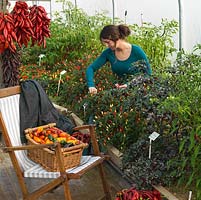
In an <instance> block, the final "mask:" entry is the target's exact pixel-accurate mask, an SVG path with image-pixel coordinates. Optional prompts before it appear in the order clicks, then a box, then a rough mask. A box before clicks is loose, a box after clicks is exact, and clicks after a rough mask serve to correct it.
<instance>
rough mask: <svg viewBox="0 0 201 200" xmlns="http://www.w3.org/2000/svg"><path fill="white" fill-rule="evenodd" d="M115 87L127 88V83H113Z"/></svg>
mask: <svg viewBox="0 0 201 200" xmlns="http://www.w3.org/2000/svg"><path fill="white" fill-rule="evenodd" d="M115 86H116V88H118V89H120V88H127V84H123V85H119V84H118V83H116V84H115Z"/></svg>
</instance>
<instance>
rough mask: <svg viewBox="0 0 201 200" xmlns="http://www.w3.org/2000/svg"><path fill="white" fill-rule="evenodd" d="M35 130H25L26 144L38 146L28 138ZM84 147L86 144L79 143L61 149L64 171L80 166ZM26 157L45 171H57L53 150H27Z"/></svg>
mask: <svg viewBox="0 0 201 200" xmlns="http://www.w3.org/2000/svg"><path fill="white" fill-rule="evenodd" d="M40 127H43V129H45V128H49V127H51V125H50V126H49V125H45V126H40ZM36 129H37V127H35V128H33V129H32V128H29V129H26V130H25V133H26V138H27V144H29V145H38V143H37V142H36V141H34V140H33V139H32V138H31V137H30V136H29V133H31V132H32V131H34V130H36ZM86 147H87V144H85V143H82V142H80V144H79V145H75V146H73V147H68V148H62V149H61V150H62V155H63V162H64V167H65V169H69V168H73V167H76V166H78V165H79V164H80V160H81V156H82V152H83V149H84V148H86ZM28 157H29V158H30V159H31V160H33V161H34V162H36V163H39V164H41V165H42V166H43V167H44V168H45V169H46V170H47V171H59V165H58V161H57V159H56V152H55V151H54V150H51V149H48V148H43V149H33V150H32V149H30V150H28Z"/></svg>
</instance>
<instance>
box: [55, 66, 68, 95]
mask: <svg viewBox="0 0 201 200" xmlns="http://www.w3.org/2000/svg"><path fill="white" fill-rule="evenodd" d="M65 73H66V70H63V71H61V72H60V76H59V82H58V88H57V96H58V95H59V88H60V85H61V76H62V75H64V74H65Z"/></svg>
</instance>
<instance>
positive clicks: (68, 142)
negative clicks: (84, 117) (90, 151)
mask: <svg viewBox="0 0 201 200" xmlns="http://www.w3.org/2000/svg"><path fill="white" fill-rule="evenodd" d="M29 136H30V137H31V138H32V139H33V140H34V141H35V142H37V143H39V144H53V143H54V142H59V143H60V144H61V146H62V147H64V148H65V147H70V146H74V145H78V144H80V140H79V139H76V138H75V137H73V136H71V135H70V134H68V133H67V132H64V131H62V130H60V129H58V128H56V127H51V128H46V129H44V128H43V127H38V128H37V129H36V130H34V131H31V132H30V133H29Z"/></svg>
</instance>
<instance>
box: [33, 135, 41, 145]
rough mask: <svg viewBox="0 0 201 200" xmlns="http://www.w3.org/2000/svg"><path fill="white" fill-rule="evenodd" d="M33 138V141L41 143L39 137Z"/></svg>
mask: <svg viewBox="0 0 201 200" xmlns="http://www.w3.org/2000/svg"><path fill="white" fill-rule="evenodd" d="M33 139H34V141H35V142H37V143H41V139H40V138H39V137H37V136H34V137H33Z"/></svg>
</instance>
